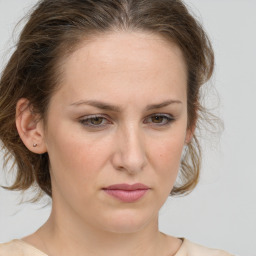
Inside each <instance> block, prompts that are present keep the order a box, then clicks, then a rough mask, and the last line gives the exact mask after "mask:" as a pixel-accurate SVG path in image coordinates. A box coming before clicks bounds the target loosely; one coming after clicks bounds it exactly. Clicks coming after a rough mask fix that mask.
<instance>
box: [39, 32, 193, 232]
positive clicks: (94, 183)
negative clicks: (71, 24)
mask: <svg viewBox="0 0 256 256" xmlns="http://www.w3.org/2000/svg"><path fill="white" fill-rule="evenodd" d="M62 69H63V70H62V71H63V77H62V83H61V85H60V89H59V90H58V91H57V92H56V94H54V95H53V97H52V99H51V102H50V106H49V112H48V117H47V118H48V120H47V127H46V128H45V134H44V142H45V145H46V148H47V151H48V154H49V157H50V169H51V179H52V190H53V211H55V213H56V214H57V216H59V217H60V218H63V219H64V218H65V219H67V218H68V220H70V218H72V219H73V220H74V219H75V220H77V219H80V220H83V223H86V224H87V225H89V226H92V227H97V228H100V229H103V230H108V231H113V232H120V233H122V232H124V233H127V232H134V231H136V230H140V229H142V228H144V227H147V226H150V225H151V224H152V225H156V224H157V216H158V211H159V209H160V207H161V206H162V205H163V203H164V202H165V200H166V199H167V197H168V195H169V193H170V192H171V190H172V188H173V185H174V182H175V179H176V176H177V173H178V170H179V165H180V157H181V153H182V149H183V146H184V143H185V140H186V138H188V137H189V136H190V134H189V133H188V132H187V95H186V82H187V80H186V67H185V63H184V60H183V56H182V53H181V51H180V49H179V48H178V47H177V46H175V45H174V44H171V43H170V42H167V41H165V40H164V39H162V38H161V37H160V36H158V35H152V34H146V33H145V34H144V33H135V32H117V33H110V34H105V35H102V36H100V37H99V36H98V37H97V38H95V39H93V40H91V41H85V42H82V43H81V44H80V47H79V48H78V49H77V50H76V51H75V52H74V53H73V54H72V55H71V56H69V57H68V58H67V59H66V60H65V61H64V64H63V68H62ZM130 185H132V186H130Z"/></svg>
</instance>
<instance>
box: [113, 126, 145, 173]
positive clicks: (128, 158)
mask: <svg viewBox="0 0 256 256" xmlns="http://www.w3.org/2000/svg"><path fill="white" fill-rule="evenodd" d="M116 153H117V154H119V156H118V159H119V166H120V167H121V168H123V169H125V170H127V171H128V172H129V173H134V172H139V171H141V170H142V169H143V167H144V165H145V163H146V152H145V147H144V134H143V132H142V130H141V129H140V127H139V125H136V124H129V125H126V126H123V127H122V128H120V130H119V138H118V151H117V152H116Z"/></svg>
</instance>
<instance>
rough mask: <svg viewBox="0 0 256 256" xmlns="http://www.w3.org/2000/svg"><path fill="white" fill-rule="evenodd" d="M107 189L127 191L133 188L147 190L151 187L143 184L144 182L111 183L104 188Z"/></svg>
mask: <svg viewBox="0 0 256 256" xmlns="http://www.w3.org/2000/svg"><path fill="white" fill-rule="evenodd" d="M104 189H105V190H126V191H132V190H145V189H149V187H148V186H146V185H144V184H142V183H135V184H131V185H130V184H126V183H123V184H114V185H110V186H108V187H105V188H104Z"/></svg>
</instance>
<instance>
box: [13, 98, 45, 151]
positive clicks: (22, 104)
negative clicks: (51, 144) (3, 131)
mask: <svg viewBox="0 0 256 256" xmlns="http://www.w3.org/2000/svg"><path fill="white" fill-rule="evenodd" d="M16 127H17V130H18V133H19V135H20V138H21V140H22V141H23V143H24V145H25V146H26V147H27V148H28V149H29V150H30V151H31V152H33V153H36V154H43V153H45V152H46V151H47V149H46V145H45V142H44V130H43V125H42V121H40V120H39V118H38V115H36V114H35V113H33V111H32V110H31V107H30V106H29V101H28V100H27V99H24V98H22V99H20V100H19V101H18V103H17V105H16Z"/></svg>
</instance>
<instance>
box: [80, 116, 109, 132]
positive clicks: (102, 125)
mask: <svg viewBox="0 0 256 256" xmlns="http://www.w3.org/2000/svg"><path fill="white" fill-rule="evenodd" d="M94 118H102V119H103V120H105V122H106V121H107V122H106V123H104V124H99V125H93V124H89V123H86V121H87V122H89V121H90V120H93V119H94ZM79 122H80V123H81V124H82V125H83V126H85V127H89V128H90V127H91V128H95V129H97V128H104V127H105V126H107V125H109V124H111V123H112V122H111V121H110V120H109V118H108V117H106V115H103V114H92V115H87V116H83V117H81V118H79Z"/></svg>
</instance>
